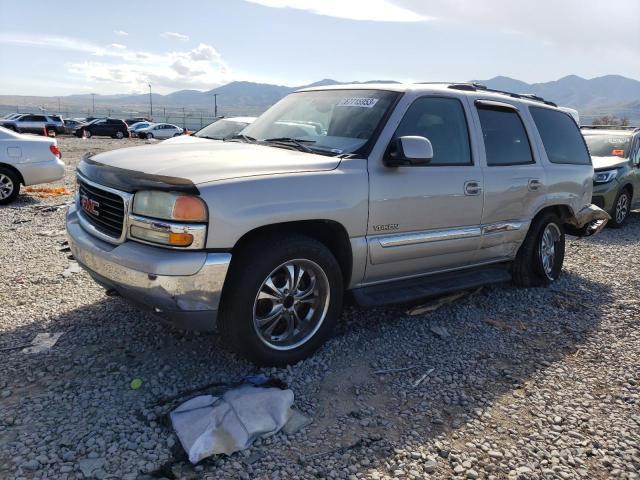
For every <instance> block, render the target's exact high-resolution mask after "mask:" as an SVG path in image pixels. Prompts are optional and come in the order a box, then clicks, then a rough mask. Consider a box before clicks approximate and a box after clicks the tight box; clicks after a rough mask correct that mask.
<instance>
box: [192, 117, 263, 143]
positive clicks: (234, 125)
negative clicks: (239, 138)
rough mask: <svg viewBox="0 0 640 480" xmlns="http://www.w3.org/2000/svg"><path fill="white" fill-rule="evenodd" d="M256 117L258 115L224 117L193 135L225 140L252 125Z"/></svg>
mask: <svg viewBox="0 0 640 480" xmlns="http://www.w3.org/2000/svg"><path fill="white" fill-rule="evenodd" d="M255 119H256V117H231V118H222V119H220V120H218V121H217V122H215V123H212V124H210V125H207V126H206V127H204V128H202V129H200V130H198V131H197V132H196V133H194V134H193V136H194V137H200V138H208V139H210V140H224V139H225V138H231V137H233V136H234V135H237V134H238V133H240V132H241V131H242V130H244V129H245V127H246V126H247V125H251V124H252V123H253V122H254V121H255Z"/></svg>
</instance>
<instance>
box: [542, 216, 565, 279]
mask: <svg viewBox="0 0 640 480" xmlns="http://www.w3.org/2000/svg"><path fill="white" fill-rule="evenodd" d="M561 238H562V234H561V233H560V229H559V228H558V226H557V225H555V224H554V223H549V224H548V225H547V226H546V227H545V229H544V231H543V232H542V237H541V239H540V247H539V255H540V263H541V264H542V269H543V270H544V273H545V275H547V277H548V278H549V279H553V270H554V268H555V265H556V243H557V242H558V241H560V239H561Z"/></svg>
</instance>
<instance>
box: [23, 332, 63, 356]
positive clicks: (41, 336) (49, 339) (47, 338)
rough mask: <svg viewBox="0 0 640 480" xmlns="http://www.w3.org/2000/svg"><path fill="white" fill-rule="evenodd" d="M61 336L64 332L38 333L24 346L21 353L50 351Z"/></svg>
mask: <svg viewBox="0 0 640 480" xmlns="http://www.w3.org/2000/svg"><path fill="white" fill-rule="evenodd" d="M63 334H64V332H53V333H47V332H45V333H38V334H37V335H36V336H35V338H34V339H33V340H32V341H31V343H30V344H29V345H26V346H25V347H26V348H24V349H23V350H22V353H43V352H46V351H47V350H51V348H52V347H53V346H54V345H55V344H56V343H57V342H58V339H59V338H60V337H61V336H62V335H63Z"/></svg>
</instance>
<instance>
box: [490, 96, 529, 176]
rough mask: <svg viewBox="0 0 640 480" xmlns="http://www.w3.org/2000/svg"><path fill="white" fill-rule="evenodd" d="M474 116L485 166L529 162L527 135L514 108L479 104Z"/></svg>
mask: <svg viewBox="0 0 640 480" xmlns="http://www.w3.org/2000/svg"><path fill="white" fill-rule="evenodd" d="M478 116H479V117H480V126H481V127H482V135H483V138H484V148H485V152H486V154H487V165H488V166H490V167H496V166H507V165H526V164H528V163H533V154H532V153H531V145H530V144H529V137H528V136H527V131H526V130H525V128H524V124H523V123H522V119H521V118H520V115H519V114H518V112H517V111H515V110H511V109H507V108H496V107H486V106H481V105H479V106H478Z"/></svg>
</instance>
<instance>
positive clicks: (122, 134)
mask: <svg viewBox="0 0 640 480" xmlns="http://www.w3.org/2000/svg"><path fill="white" fill-rule="evenodd" d="M115 138H117V139H118V140H122V139H123V138H124V133H122V132H121V131H117V132H116V137H115Z"/></svg>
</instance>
